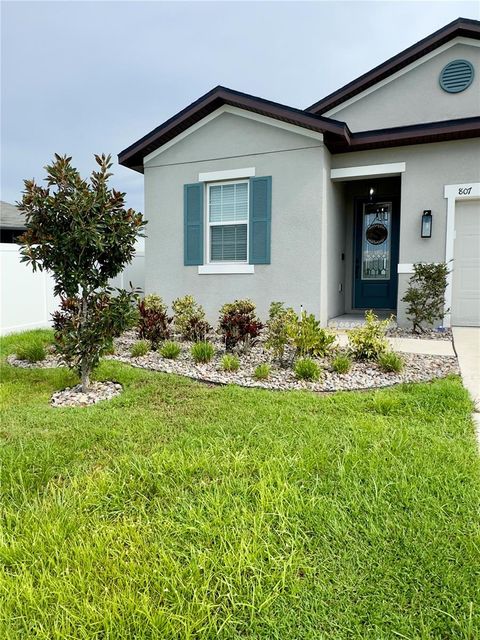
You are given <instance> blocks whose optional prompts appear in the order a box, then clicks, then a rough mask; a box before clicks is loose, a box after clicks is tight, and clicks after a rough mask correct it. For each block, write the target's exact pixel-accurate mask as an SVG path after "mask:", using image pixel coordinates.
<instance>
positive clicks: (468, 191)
mask: <svg viewBox="0 0 480 640" xmlns="http://www.w3.org/2000/svg"><path fill="white" fill-rule="evenodd" d="M471 192H472V187H460V188H459V190H458V195H459V196H469V195H470V194H471Z"/></svg>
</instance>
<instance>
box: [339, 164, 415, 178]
mask: <svg viewBox="0 0 480 640" xmlns="http://www.w3.org/2000/svg"><path fill="white" fill-rule="evenodd" d="M406 168H407V164H406V162H389V163H386V164H367V165H363V166H360V167H342V168H341V169H332V170H331V171H330V179H331V180H338V181H341V180H355V179H359V178H375V177H377V176H398V175H399V174H400V173H404V172H405V171H406Z"/></svg>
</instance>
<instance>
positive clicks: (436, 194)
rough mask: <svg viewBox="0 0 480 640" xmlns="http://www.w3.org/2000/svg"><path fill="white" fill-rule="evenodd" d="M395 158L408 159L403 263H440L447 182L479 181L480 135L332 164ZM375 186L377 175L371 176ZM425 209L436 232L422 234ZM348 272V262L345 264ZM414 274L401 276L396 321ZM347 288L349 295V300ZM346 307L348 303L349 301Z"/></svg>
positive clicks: (402, 214)
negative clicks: (421, 225)
mask: <svg viewBox="0 0 480 640" xmlns="http://www.w3.org/2000/svg"><path fill="white" fill-rule="evenodd" d="M391 162H405V163H406V171H405V172H404V173H403V174H402V177H401V205H400V256H399V261H400V263H406V264H410V263H414V262H419V261H423V262H441V261H443V260H444V259H445V239H446V238H445V235H446V218H447V201H446V199H445V198H444V187H445V185H447V184H459V183H466V182H480V144H479V141H478V139H472V140H458V141H451V142H441V143H435V144H425V145H414V146H405V147H396V148H393V149H377V150H372V151H362V152H357V153H350V154H339V155H334V156H332V167H333V168H340V167H352V166H363V165H372V164H383V163H391ZM372 184H373V186H375V179H372ZM424 209H431V210H432V214H433V232H432V237H431V238H428V239H422V238H421V237H420V222H421V215H422V212H423V210H424ZM346 269H347V274H348V273H349V269H350V267H349V265H348V263H347V265H346ZM409 278H410V276H409V275H408V274H400V275H399V292H398V320H399V323H400V324H405V323H406V322H407V320H406V317H405V309H404V304H403V303H402V302H401V298H402V296H403V295H404V292H405V289H406V287H407V284H408V280H409ZM349 295H351V294H350V293H349V291H347V300H348V299H350V298H349ZM347 309H348V303H347Z"/></svg>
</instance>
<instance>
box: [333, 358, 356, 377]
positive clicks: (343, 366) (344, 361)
mask: <svg viewBox="0 0 480 640" xmlns="http://www.w3.org/2000/svg"><path fill="white" fill-rule="evenodd" d="M351 366H352V361H351V359H350V357H349V356H348V355H347V354H346V353H339V354H338V356H336V357H335V358H334V359H333V360H332V369H333V370H334V371H335V373H348V372H349V371H350V369H351Z"/></svg>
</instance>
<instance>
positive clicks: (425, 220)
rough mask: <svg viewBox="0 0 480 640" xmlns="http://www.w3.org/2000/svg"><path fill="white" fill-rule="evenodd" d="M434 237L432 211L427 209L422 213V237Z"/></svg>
mask: <svg viewBox="0 0 480 640" xmlns="http://www.w3.org/2000/svg"><path fill="white" fill-rule="evenodd" d="M431 237H432V212H431V211H430V209H425V211H424V212H423V214H422V238H431Z"/></svg>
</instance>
